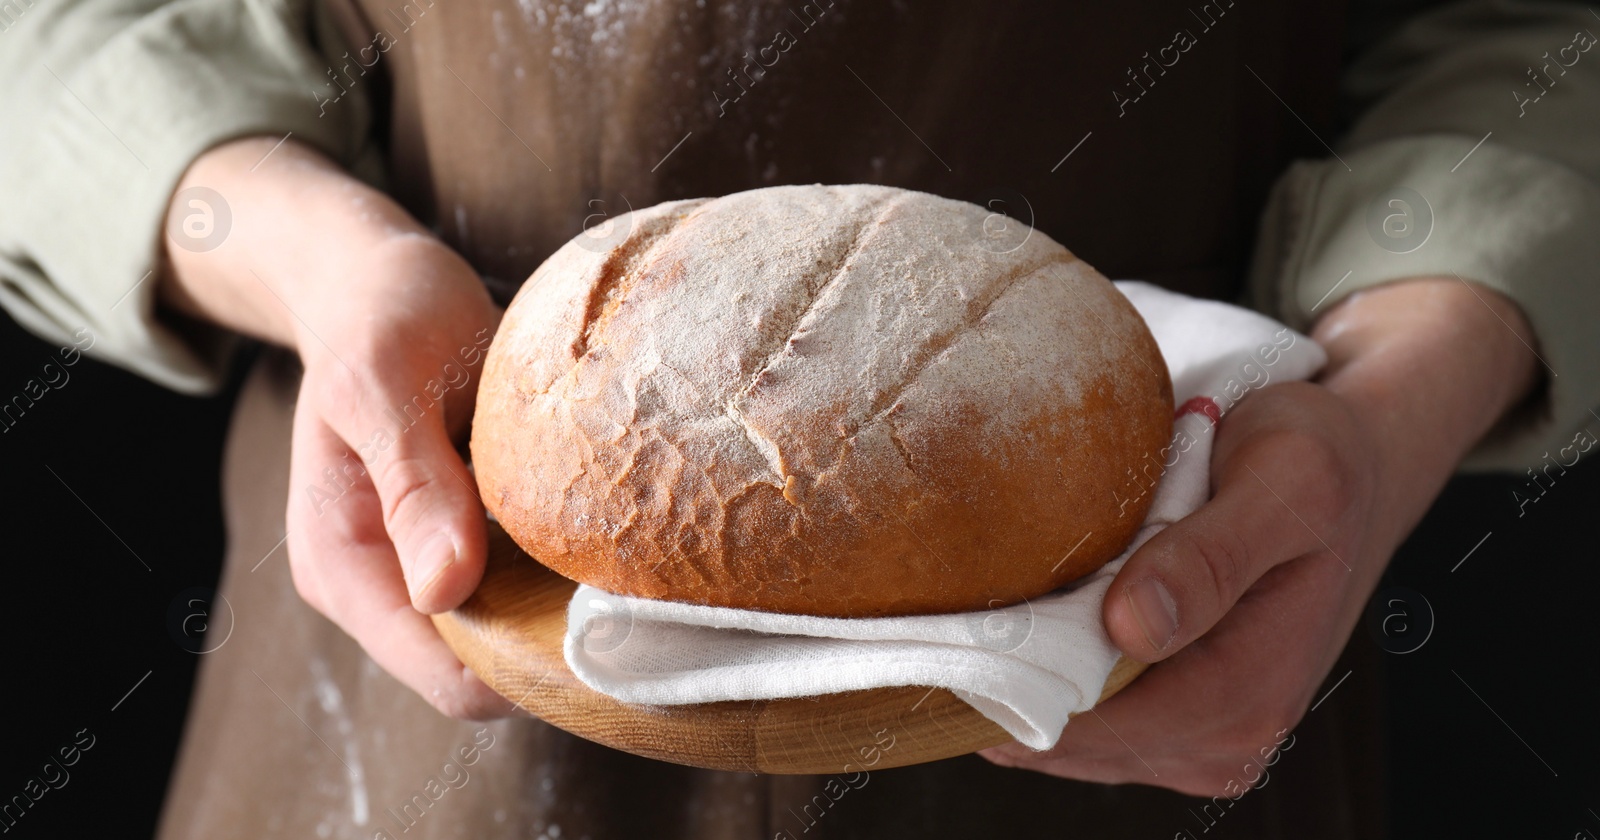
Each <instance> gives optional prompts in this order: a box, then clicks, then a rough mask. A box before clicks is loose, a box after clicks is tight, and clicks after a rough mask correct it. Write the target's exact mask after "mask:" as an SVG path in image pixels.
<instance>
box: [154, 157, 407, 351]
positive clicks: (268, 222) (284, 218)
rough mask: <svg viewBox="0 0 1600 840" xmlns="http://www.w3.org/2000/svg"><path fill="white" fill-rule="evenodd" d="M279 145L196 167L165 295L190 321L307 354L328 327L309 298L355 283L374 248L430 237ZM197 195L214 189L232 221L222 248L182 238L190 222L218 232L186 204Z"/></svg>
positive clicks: (180, 203)
mask: <svg viewBox="0 0 1600 840" xmlns="http://www.w3.org/2000/svg"><path fill="white" fill-rule="evenodd" d="M276 143H277V140H276V139H274V138H267V137H252V138H245V139H240V140H235V141H232V142H229V143H224V144H222V145H219V146H217V147H215V148H213V149H212V150H210V151H208V152H206V153H205V154H203V155H201V156H200V157H198V158H196V159H195V161H194V162H193V163H192V164H191V165H190V167H189V169H188V170H187V171H186V172H185V174H184V177H183V180H182V181H181V182H180V183H179V185H178V189H177V191H176V193H175V194H174V202H175V203H174V206H173V207H172V208H171V211H170V212H169V222H168V225H167V227H166V230H165V235H164V236H163V240H164V242H165V246H166V248H165V256H166V260H165V265H164V271H163V272H162V277H161V286H160V296H161V301H162V303H164V304H165V305H167V306H169V307H171V308H172V309H174V310H176V311H178V312H182V313H184V314H186V315H190V316H193V317H196V318H200V319H202V320H206V321H210V322H213V323H217V324H221V325H223V326H226V327H229V328H231V329H234V330H236V331H238V332H242V333H245V334H248V335H252V336H255V337H257V338H261V339H265V340H267V341H272V342H274V343H277V344H281V345H284V346H287V347H302V346H303V345H304V342H305V340H307V338H308V335H307V333H308V331H313V332H320V331H321V330H322V329H323V328H322V327H319V326H318V324H317V323H316V322H317V321H319V320H321V318H320V316H321V315H323V313H322V312H321V311H320V307H316V306H312V305H310V304H309V303H308V301H310V300H311V295H312V293H314V292H316V291H318V290H325V289H326V288H327V287H328V286H329V284H338V283H340V282H341V280H342V278H348V277H353V276H356V275H357V274H358V273H359V272H358V271H357V270H356V269H357V268H358V266H359V265H360V263H361V262H362V261H363V260H368V259H371V257H372V255H373V254H374V253H375V252H376V251H377V249H380V248H383V247H385V246H386V245H389V244H392V243H394V242H396V241H398V240H401V239H403V238H405V237H418V236H420V237H428V236H429V235H428V233H427V231H426V230H425V229H423V228H422V226H421V225H420V224H418V223H417V222H416V221H415V220H414V219H412V218H411V216H410V215H409V214H408V213H406V211H405V210H404V209H402V208H401V207H400V206H399V205H398V204H396V203H395V202H394V200H393V199H391V198H389V197H388V196H387V195H385V194H383V193H381V192H379V191H377V190H375V189H373V188H371V187H369V186H367V185H366V184H364V183H362V182H360V181H358V180H357V179H355V178H354V177H352V176H350V175H349V174H347V173H346V172H344V170H342V169H340V168H339V167H338V165H336V164H335V163H334V162H333V161H331V160H329V159H328V158H326V157H324V156H323V155H322V154H320V153H318V152H317V151H315V150H314V149H312V148H310V147H309V146H305V145H303V144H300V143H297V142H295V141H294V140H293V139H291V140H289V141H287V142H284V143H283V144H282V145H281V146H279V147H278V148H277V149H276V150H274V148H273V147H274V145H275V144H276ZM269 152H270V154H269ZM263 158H265V160H263ZM194 187H205V188H208V189H210V190H213V191H215V193H216V194H217V195H218V196H220V197H221V200H222V201H223V202H225V203H226V205H227V207H226V214H227V216H228V217H231V218H229V219H228V220H227V222H226V224H227V225H228V228H227V229H226V230H225V231H224V230H220V228H219V229H218V230H219V235H221V236H222V242H221V244H220V245H217V246H216V247H214V248H211V249H209V250H199V248H200V247H203V246H202V244H201V243H200V239H201V237H191V236H187V235H185V234H184V232H183V226H184V224H185V219H189V218H190V217H191V216H193V217H194V219H193V223H194V224H197V225H201V226H202V229H203V225H205V224H213V225H221V224H222V223H223V219H224V216H223V211H222V209H221V208H220V207H210V206H207V202H206V199H205V198H204V197H195V196H193V195H187V196H186V195H185V191H186V190H189V189H191V188H194ZM190 200H196V201H199V202H200V203H197V204H192V205H191V204H189V201H190ZM196 214H198V215H196ZM207 215H209V218H206V216H207ZM429 238H430V239H431V237H429ZM327 328H328V329H332V328H333V325H332V324H329V325H327Z"/></svg>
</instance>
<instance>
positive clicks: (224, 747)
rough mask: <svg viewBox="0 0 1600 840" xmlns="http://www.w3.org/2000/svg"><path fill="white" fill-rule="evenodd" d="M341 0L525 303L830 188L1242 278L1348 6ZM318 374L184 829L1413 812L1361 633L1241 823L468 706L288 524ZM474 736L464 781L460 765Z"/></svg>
mask: <svg viewBox="0 0 1600 840" xmlns="http://www.w3.org/2000/svg"><path fill="white" fill-rule="evenodd" d="M330 2H331V3H332V7H331V8H332V11H333V12H334V13H335V16H336V17H337V18H338V19H339V20H340V23H341V28H342V30H343V32H344V33H345V38H346V40H347V41H348V42H349V44H350V45H352V47H353V48H352V51H351V52H350V53H349V54H348V55H349V57H348V59H345V58H343V57H340V58H339V60H337V61H336V62H335V71H334V72H335V75H336V76H338V78H339V79H340V80H341V81H342V82H343V85H344V87H346V88H347V89H350V88H354V87H356V86H362V87H363V89H364V91H365V92H366V93H367V94H368V95H369V97H370V98H371V99H372V100H373V101H374V102H375V103H376V105H377V106H378V107H377V111H378V114H379V117H380V131H382V132H383V135H384V137H385V138H386V145H387V147H388V153H389V164H390V165H389V172H388V178H389V186H390V189H391V190H392V192H393V193H394V194H395V195H396V196H398V197H399V198H400V200H401V201H402V202H404V203H405V205H406V206H407V207H408V208H409V209H410V210H411V211H412V212H413V213H415V214H416V215H417V216H418V217H419V218H420V219H422V220H424V221H425V222H427V223H430V224H432V225H434V227H435V228H436V229H437V230H438V231H439V233H440V235H441V236H443V238H444V239H445V240H447V241H448V242H449V243H450V244H451V245H452V246H454V247H456V248H457V249H459V250H460V251H461V252H462V253H463V254H464V255H466V257H467V258H468V259H469V260H470V261H471V262H472V264H473V265H474V266H475V267H476V268H477V269H478V270H479V271H480V272H481V273H482V274H483V275H484V277H485V279H486V282H488V283H489V285H490V287H491V289H492V290H493V291H495V293H496V294H497V296H498V297H500V299H501V301H502V302H505V301H506V300H508V299H509V296H510V294H511V293H512V292H514V291H515V287H516V285H517V284H518V283H519V282H520V281H521V280H522V278H524V277H526V276H527V275H528V274H529V273H531V272H532V270H533V269H534V268H535V267H536V266H537V265H538V264H539V263H540V262H541V261H542V260H543V259H544V258H545V257H546V256H548V255H549V254H550V253H551V252H552V251H553V250H554V249H555V248H557V247H559V246H560V245H561V244H562V243H563V242H565V241H566V240H568V239H569V238H571V237H572V236H573V235H575V234H577V233H579V232H580V231H582V230H583V229H584V228H585V227H586V226H589V225H593V224H595V223H596V222H597V221H599V220H600V219H603V218H604V217H607V216H614V215H617V214H618V213H621V212H625V211H626V210H627V209H628V208H629V207H635V208H639V207H645V206H648V205H651V204H654V203H657V202H660V201H665V200H669V199H677V198H688V197H695V196H706V195H718V194H725V193H729V192H734V191H738V190H745V189H751V188H755V187H761V186H768V185H775V184H789V183H813V182H820V183H853V182H871V183H883V184H892V185H896V186H901V187H908V188H914V189H920V190H925V191H928V192H933V193H937V194H940V195H945V196H949V197H954V198H962V199H966V200H970V201H974V202H976V203H980V204H984V205H986V206H989V207H991V209H994V210H995V211H996V212H1001V213H1005V214H1007V215H1009V216H1012V217H1014V218H1017V219H1019V220H1021V221H1023V222H1029V223H1032V224H1034V225H1035V226H1036V227H1038V228H1039V229H1040V230H1042V231H1044V232H1046V233H1048V234H1050V235H1051V236H1052V237H1054V238H1055V239H1056V240H1058V241H1060V242H1062V243H1063V244H1065V245H1067V246H1068V247H1069V248H1071V249H1072V250H1073V251H1075V252H1076V253H1078V254H1079V255H1080V256H1082V257H1083V258H1084V259H1086V260H1088V261H1089V262H1090V263H1091V264H1093V265H1095V266H1096V267H1098V268H1099V269H1100V270H1101V271H1102V272H1104V273H1106V274H1108V275H1110V276H1113V277H1130V278H1132V277H1137V278H1142V279H1148V280H1152V281H1155V282H1159V283H1161V284H1162V285H1165V286H1168V287H1169V288H1175V289H1178V290H1181V291H1186V292H1189V293H1192V294H1200V295H1206V296H1211V297H1232V296H1233V295H1234V294H1235V293H1236V292H1237V290H1238V288H1239V286H1240V278H1241V277H1242V272H1243V264H1244V260H1245V257H1246V254H1247V253H1248V250H1249V246H1250V241H1251V237H1252V234H1253V232H1254V227H1255V223H1256V218H1257V215H1258V213H1259V208H1260V207H1261V205H1262V203H1263V201H1264V198H1265V195H1266V191H1267V188H1268V187H1269V185H1270V183H1271V181H1272V179H1273V177H1274V176H1275V175H1276V174H1277V173H1278V172H1279V171H1281V169H1282V168H1283V166H1284V165H1285V164H1286V163H1287V161H1288V160H1290V159H1291V158H1293V157H1295V156H1314V155H1316V154H1317V153H1318V152H1320V151H1321V146H1320V142H1319V141H1318V140H1317V139H1316V138H1315V137H1314V136H1313V135H1312V134H1311V133H1310V132H1309V131H1308V130H1307V129H1306V127H1305V126H1304V125H1302V124H1301V122H1300V119H1301V118H1303V119H1305V120H1306V121H1307V122H1309V123H1310V124H1311V125H1313V126H1317V127H1318V128H1319V130H1322V129H1323V127H1324V126H1325V125H1326V124H1327V122H1328V120H1329V117H1330V115H1331V113H1332V103H1333V91H1334V85H1335V71H1336V70H1337V63H1338V50H1339V44H1338V33H1340V32H1341V31H1342V30H1343V18H1342V14H1343V13H1342V9H1341V8H1338V6H1337V4H1327V5H1324V4H1282V5H1283V6H1284V7H1283V8H1280V7H1276V6H1269V5H1267V4H1264V3H1254V2H1249V1H1248V0H1247V2H1242V3H1234V4H1233V5H1231V6H1229V5H1227V3H1226V0H1217V2H1211V3H1204V4H1200V3H1196V4H1194V5H1191V6H1184V5H1180V4H1159V3H1153V2H1131V3H1121V4H1087V3H1071V4H1068V3H1055V4H1045V3H1036V4H1024V3H1014V2H989V3H954V2H919V3H912V2H910V0H901V1H900V2H882V3H871V4H868V3H857V2H848V1H847V0H835V2H834V3H833V4H831V5H830V4H829V3H828V0H810V2H805V3H801V2H789V3H773V4H755V3H732V4H719V3H715V2H686V1H685V0H658V2H649V3H645V2H633V0H591V2H587V3H584V2H576V3H567V4H562V5H550V4H545V3H540V2H538V1H537V0H515V2H513V0H434V2H433V3H432V5H429V4H428V0H411V2H409V3H406V4H404V5H401V6H398V7H397V6H391V5H387V4H386V3H385V2H384V0H330ZM1285 103H1287V106H1292V107H1293V109H1294V113H1291V112H1290V110H1289V107H1287V106H1286V104H1285ZM335 107H336V106H335ZM1296 114H1298V117H1297V116H1296ZM1322 133H1323V135H1324V137H1326V136H1327V134H1326V131H1325V130H1322ZM297 376H298V374H297V373H296V371H295V370H294V368H293V365H292V363H290V362H288V361H286V360H284V359H282V358H280V357H278V356H275V355H270V356H269V357H268V358H267V359H266V360H264V362H263V363H262V364H260V365H258V367H257V369H256V370H255V371H254V373H253V374H252V376H251V378H250V380H249V382H248V384H247V385H246V387H245V389H244V392H243V394H242V396H241V399H240V403H239V406H238V408H237V412H236V416H235V418H234V425H233V429H232V432H231V435H230V440H229V445H228V452H227V456H226V458H227V460H226V465H225V476H224V494H225V501H226V508H227V514H228V521H227V527H228V533H229V543H230V544H229V552H228V558H227V563H226V567H225V569H224V573H223V583H222V588H221V593H222V596H223V597H225V598H227V599H228V601H229V604H230V605H231V606H232V608H233V610H234V612H235V614H236V616H237V619H236V623H235V629H234V631H233V635H232V636H231V637H229V639H228V641H227V642H226V643H225V644H224V645H223V646H222V647H221V648H219V649H217V650H216V651H215V652H213V653H210V654H207V656H206V660H205V662H204V663H202V668H201V671H200V679H199V684H198V687H197V689H196V696H195V700H194V705H193V710H192V712H191V715H190V720H189V723H188V729H187V731H186V734H185V739H184V743H183V747H182V750H181V753H180V757H179V765H178V769H177V771H176V773H175V775H174V779H173V786H172V788H171V791H170V793H169V795H168V801H167V805H166V809H165V811H164V814H163V820H162V826H161V834H160V836H161V837H163V838H169V839H170V840H176V838H196V839H198V838H215V837H233V836H249V837H280V836H281V837H294V838H309V837H360V838H372V837H385V836H388V837H394V838H399V837H407V838H409V837H426V838H444V837H472V838H476V837H488V836H495V837H500V836H504V837H527V838H531V837H551V838H558V837H559V838H573V839H574V840H577V838H584V837H588V838H594V840H601V838H623V837H638V836H645V835H646V834H647V833H648V836H653V837H685V838H688V837H696V838H699V837H710V838H758V837H759V838H770V837H783V836H785V834H787V835H788V836H793V837H808V838H809V837H813V836H822V837H879V836H902V835H905V836H918V837H930V838H931V837H970V836H1011V835H1021V834H1024V833H1027V834H1033V833H1045V832H1048V833H1049V834H1050V835H1066V834H1074V833H1078V832H1082V833H1083V834H1085V835H1086V836H1094V837H1145V838H1155V837H1162V838H1166V837H1174V836H1177V837H1183V836H1186V835H1185V832H1187V833H1188V836H1192V837H1201V836H1207V837H1209V836H1214V835H1217V834H1221V835H1222V836H1240V837H1262V838H1273V837H1291V836H1292V837H1296V838H1347V837H1363V838H1365V837H1376V836H1380V835H1381V834H1382V827H1381V817H1382V809H1381V801H1380V800H1381V791H1382V789H1383V783H1382V774H1381V769H1382V755H1381V751H1380V747H1379V745H1380V744H1381V731H1380V726H1379V720H1378V717H1377V713H1376V709H1377V708H1378V704H1379V703H1380V702H1381V701H1380V699H1379V697H1378V696H1377V692H1376V686H1375V683H1374V682H1373V680H1374V678H1375V677H1376V676H1377V673H1378V670H1379V669H1378V667H1377V666H1376V665H1375V664H1373V662H1372V661H1371V656H1372V647H1371V646H1370V645H1369V644H1367V643H1366V642H1365V640H1364V638H1360V637H1358V638H1357V639H1356V640H1355V642H1354V643H1352V644H1351V646H1350V648H1349V650H1347V651H1346V655H1345V660H1346V661H1345V662H1342V663H1341V664H1340V665H1339V666H1337V668H1338V671H1339V672H1342V671H1343V670H1345V669H1347V668H1354V670H1355V674H1354V675H1353V676H1352V677H1351V678H1350V680H1349V682H1348V684H1347V685H1345V686H1343V687H1342V688H1341V690H1340V691H1339V692H1337V693H1336V694H1335V695H1334V696H1333V697H1332V698H1331V699H1330V700H1328V701H1327V702H1326V703H1325V704H1323V705H1322V706H1321V707H1320V708H1319V709H1318V710H1317V711H1316V712H1315V713H1314V714H1312V715H1310V716H1309V717H1308V718H1307V719H1306V720H1305V721H1304V722H1303V723H1302V724H1301V726H1300V727H1299V729H1297V741H1296V747H1295V749H1294V751H1293V753H1290V754H1286V755H1285V758H1284V761H1283V762H1282V764H1281V765H1280V766H1279V767H1278V768H1274V773H1273V777H1272V783H1271V784H1270V785H1268V786H1266V787H1264V788H1262V789H1261V790H1260V791H1258V792H1252V793H1250V794H1248V795H1247V796H1246V797H1245V798H1244V799H1241V800H1240V801H1239V802H1238V803H1237V804H1236V805H1235V806H1234V807H1232V808H1231V809H1229V810H1228V811H1227V812H1226V814H1225V815H1223V816H1218V815H1216V814H1215V813H1214V812H1215V810H1216V809H1215V808H1214V807H1213V808H1212V809H1211V810H1209V811H1208V810H1206V809H1204V808H1202V805H1203V804H1209V803H1208V801H1206V800H1194V799H1190V798H1187V797H1183V796H1180V795H1177V794H1174V793H1171V792H1168V791H1165V790H1161V789H1157V788H1150V787H1144V786H1137V785H1128V786H1102V785H1091V784H1082V783H1077V782H1070V781H1064V780H1060V779H1054V778H1050V777H1046V776H1043V775H1039V774H1035V773H1031V772H1026V771H1018V770H1010V769H1004V768H999V767H995V766H992V765H989V764H988V763H987V762H984V761H983V760H981V759H979V758H977V757H973V756H967V757H964V758H959V759H952V760H949V761H944V762H939V763H935V764H931V765H923V766H919V767H910V768H903V769H898V770H885V771H879V772H873V773H871V774H870V778H869V780H868V781H867V782H866V783H864V784H862V786H861V787H860V788H859V789H854V788H852V789H849V790H847V791H846V793H845V795H843V796H839V797H838V798H837V799H832V798H831V797H830V799H829V801H830V803H831V804H830V807H829V808H828V809H827V810H826V811H824V812H822V813H821V815H820V816H817V813H818V811H817V809H816V808H815V807H813V808H811V809H809V810H808V809H807V806H808V805H811V804H812V803H813V802H814V801H815V799H814V798H815V797H817V796H818V795H819V794H822V793H824V791H825V790H826V791H829V792H832V793H834V794H837V792H838V791H839V790H840V788H839V786H838V785H837V784H832V785H830V784H829V779H828V778H827V777H815V776H796V777H767V776H755V775H751V774H740V773H724V772H715V771H704V770H697V769H691V768H685V767H678V766H675V765H669V764H664V763H659V762H654V761H649V760H645V759H640V758H636V757H633V756H629V755H626V754H623V753H620V752H616V751H614V750H610V749H608V748H605V747H601V746H598V745H595V744H591V743H588V742H586V741H583V740H581V739H579V738H576V737H573V736H570V735H568V734H566V733H564V732H561V731H559V730H556V729H554V728H553V727H550V726H548V725H545V724H543V723H540V722H537V721H528V720H516V721H500V722H496V723H491V724H473V723H464V722H457V721H451V720H447V719H445V718H442V717H440V716H439V715H438V714H436V713H435V712H433V710H432V709H431V708H430V707H429V706H428V705H427V704H426V703H424V702H423V701H422V700H421V699H420V698H418V697H416V696H414V695H412V694H411V693H410V692H409V691H408V690H406V689H405V688H403V687H402V686H400V685H399V684H398V683H397V682H395V681H394V680H393V679H392V678H390V677H389V676H388V675H387V674H385V673H383V672H382V671H381V670H380V669H378V668H377V667H376V666H375V665H374V664H373V663H372V662H371V661H370V660H369V659H368V658H367V657H366V656H365V655H364V654H363V653H362V652H361V650H360V648H359V647H358V646H357V645H356V644H355V643H354V642H352V641H351V640H350V639H349V638H348V637H346V636H345V635H344V634H343V633H341V632H340V631H339V630H338V629H337V628H336V627H334V626H333V625H332V624H331V623H329V622H328V621H326V620H325V619H323V618H322V617H321V616H319V615H318V614H317V613H315V612H314V611H313V610H311V609H310V608H309V607H307V606H306V605H305V604H304V603H303V602H301V601H300V600H299V598H298V597H297V596H296V595H295V593H294V590H293V586H292V584H291V582H290V578H289V572H288V567H287V564H286V562H285V560H284V556H283V549H282V547H281V546H280V547H278V548H276V549H274V546H275V545H276V544H278V543H279V542H280V539H281V538H282V536H283V507H284V506H283V500H284V499H285V498H286V496H287V493H288V454H287V453H288V446H289V429H290V417H291V414H292V407H293V400H294V392H295V387H296V382H297ZM263 558H265V561H264V562H262V560H263ZM258 563H259V566H258V565H257V564H258ZM252 569H253V570H252ZM1357 660H1360V661H1357ZM463 748H466V749H467V750H469V752H471V754H472V755H474V756H476V759H477V760H476V761H475V762H474V763H473V764H471V765H469V766H466V767H464V768H463V769H464V770H465V771H466V776H467V777H466V778H465V779H463V778H461V777H460V776H458V775H455V774H454V773H453V771H447V770H445V769H444V765H445V764H446V763H447V762H452V761H453V757H455V756H458V755H459V751H460V750H462V749H463ZM446 776H450V778H445V777H446Z"/></svg>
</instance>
